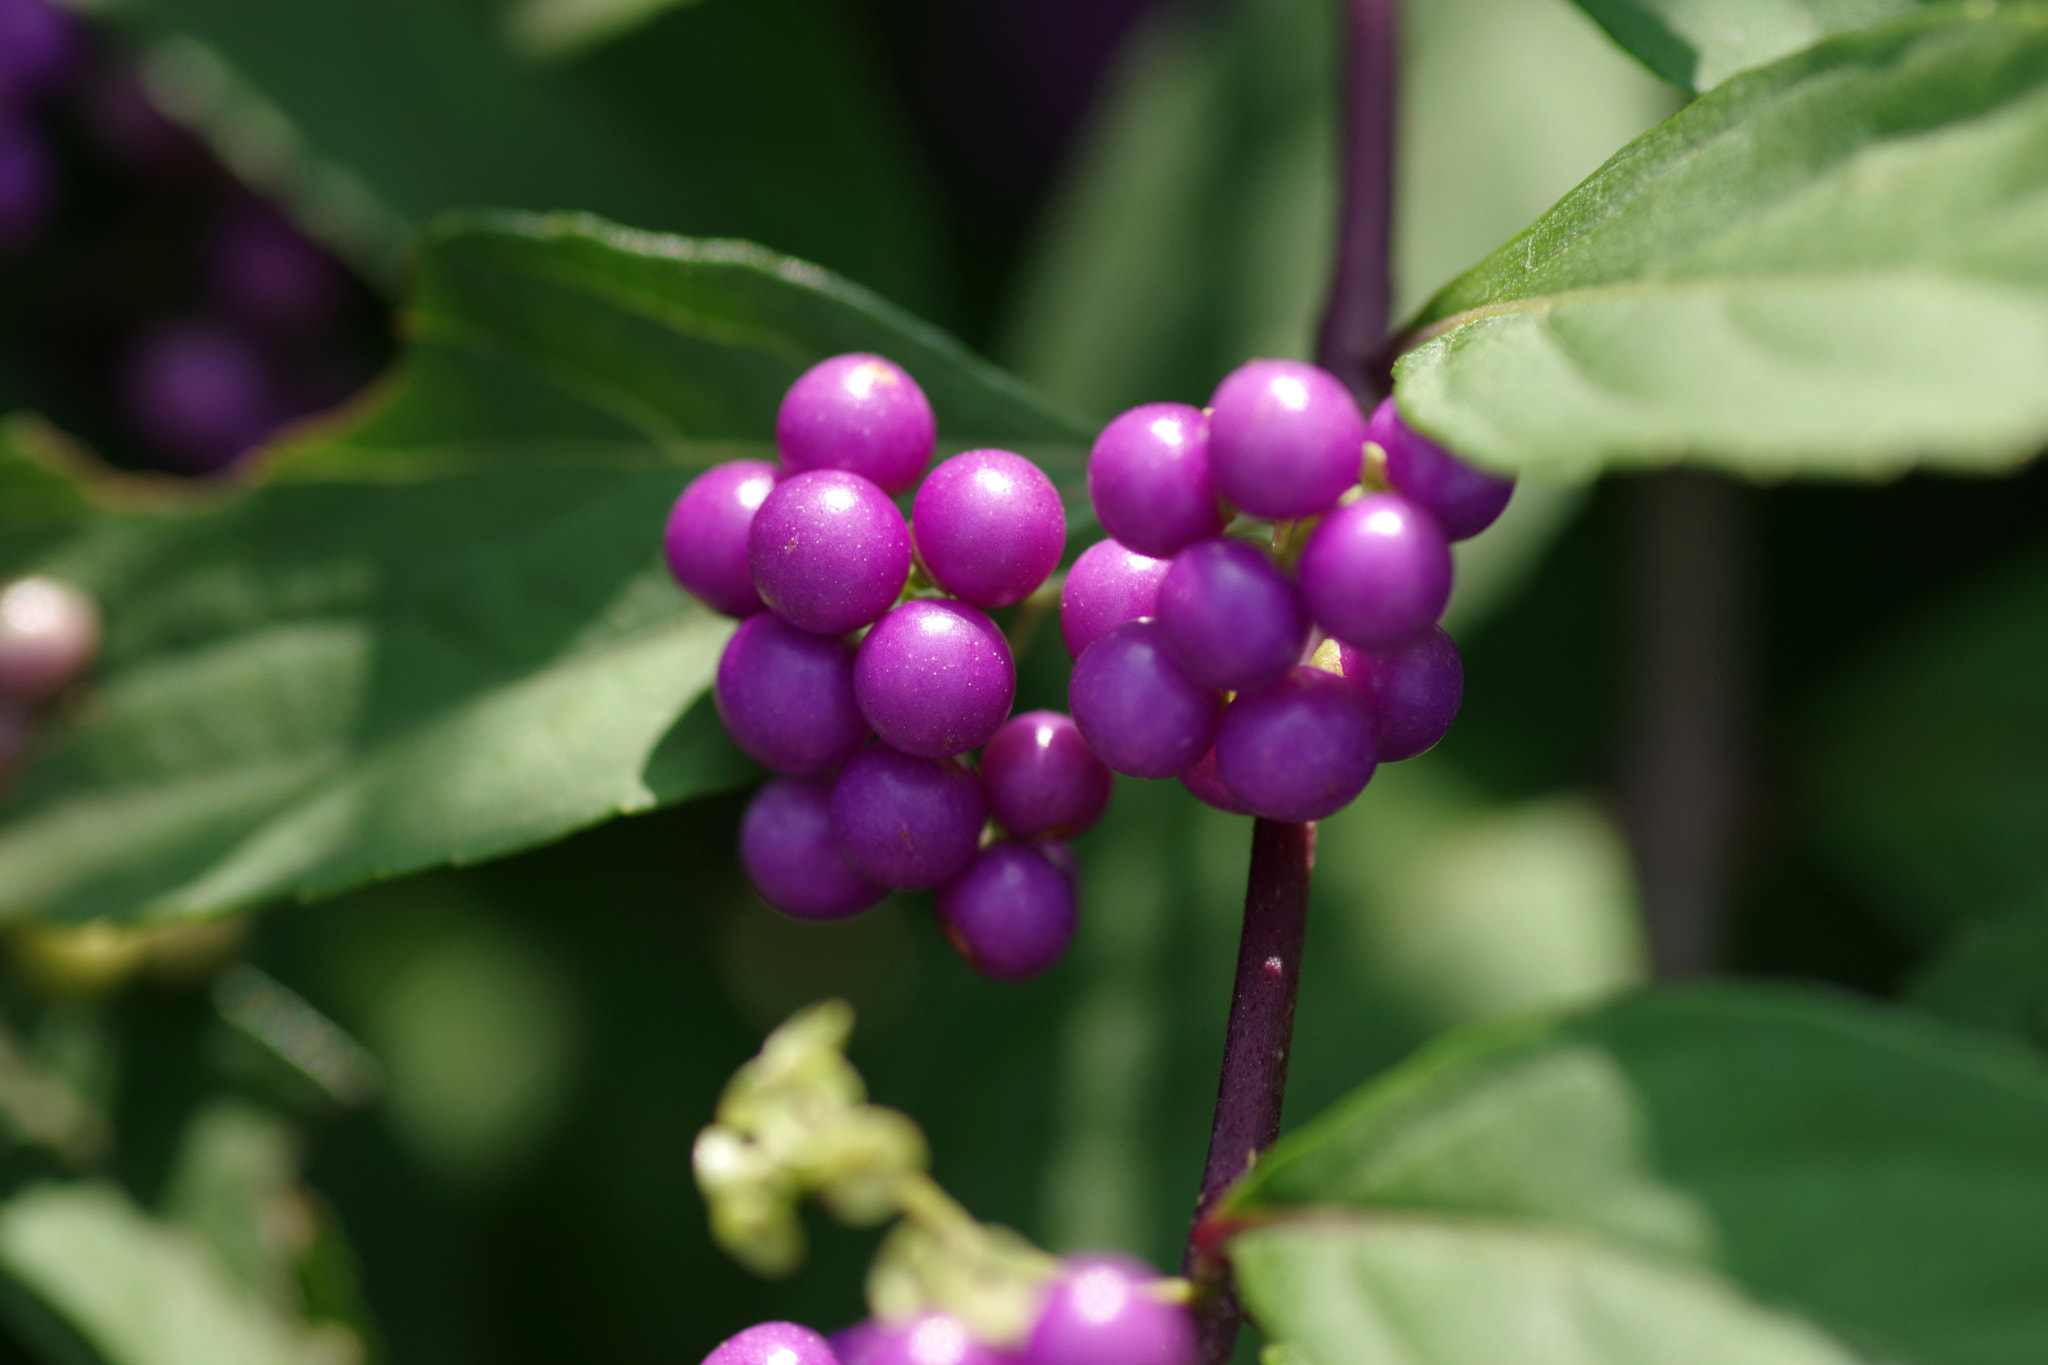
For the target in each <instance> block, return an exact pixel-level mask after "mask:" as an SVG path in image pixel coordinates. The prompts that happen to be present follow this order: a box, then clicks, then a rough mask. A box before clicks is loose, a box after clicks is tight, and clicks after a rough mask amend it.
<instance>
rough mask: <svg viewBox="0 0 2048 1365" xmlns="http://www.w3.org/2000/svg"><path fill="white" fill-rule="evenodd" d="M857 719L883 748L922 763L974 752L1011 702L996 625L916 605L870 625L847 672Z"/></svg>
mask: <svg viewBox="0 0 2048 1365" xmlns="http://www.w3.org/2000/svg"><path fill="white" fill-rule="evenodd" d="M853 689H854V697H855V698H856V700H857V701H858V703H859V705H860V713H861V714H862V715H863V716H865V717H867V723H868V724H869V725H871V726H873V727H874V730H875V733H876V734H878V735H880V736H881V737H882V742H883V743H885V744H888V745H891V746H893V747H895V748H898V749H901V750H903V752H905V753H907V754H916V755H917V756H919V757H920V758H949V757H951V756H952V755H954V754H964V753H966V752H967V751H968V750H969V749H978V748H980V747H981V746H982V745H984V744H986V743H988V740H989V737H990V736H991V735H993V734H995V732H996V731H997V729H999V728H1000V727H1001V726H1002V723H1003V721H1004V720H1006V719H1008V717H1009V714H1010V703H1011V702H1013V701H1015V700H1016V697H1017V666H1016V664H1015V663H1014V662H1013V661H1012V660H1011V658H1010V642H1009V641H1008V640H1006V639H1004V638H1003V632H1002V631H1000V630H998V629H997V628H996V623H995V622H993V621H991V620H989V619H988V617H986V616H984V615H983V614H982V613H980V612H979V611H976V610H975V609H974V608H973V607H970V606H967V605H965V604H964V603H960V602H948V601H943V600H940V599H935V598H920V599H917V600H914V601H910V602H905V603H904V604H903V605H902V606H900V607H898V608H896V610H894V611H892V612H890V613H889V614H888V615H887V616H884V617H883V618H882V619H881V620H880V621H877V622H876V623H875V628H874V629H873V630H871V631H869V632H868V633H867V638H866V639H864V640H862V641H861V644H860V655H859V657H858V658H857V659H856V660H855V662H854V668H853Z"/></svg>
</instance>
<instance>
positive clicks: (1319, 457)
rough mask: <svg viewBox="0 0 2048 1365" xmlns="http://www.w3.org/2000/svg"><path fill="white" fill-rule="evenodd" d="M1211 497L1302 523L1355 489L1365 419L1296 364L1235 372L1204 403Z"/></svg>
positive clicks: (1254, 364)
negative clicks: (1213, 490) (1215, 495)
mask: <svg viewBox="0 0 2048 1365" xmlns="http://www.w3.org/2000/svg"><path fill="white" fill-rule="evenodd" d="M1209 407H1210V413H1209V472H1210V477H1211V478H1213V479H1214V480H1215V483H1216V491H1217V492H1219V493H1221V494H1222V495H1223V496H1224V497H1226V498H1228V499H1230V501H1232V502H1233V503H1235V504H1237V506H1238V507H1239V508H1240V509H1242V510H1243V511H1246V512H1249V513H1251V514H1252V515H1253V516H1256V517H1274V518H1284V517H1307V516H1314V515H1315V514H1316V513H1318V512H1321V511H1323V510H1324V509H1325V508H1327V507H1329V506H1330V505H1331V504H1332V503H1334V502H1336V501H1337V499H1338V498H1339V497H1340V496H1342V495H1343V493H1344V490H1346V489H1347V488H1350V487H1351V486H1352V485H1353V484H1355V483H1357V482H1358V477H1359V473H1360V470H1361V466H1362V465H1363V462H1364V459H1365V418H1364V417H1363V416H1362V415H1361V414H1360V413H1359V411H1358V404H1357V402H1356V401H1355V400H1354V399H1353V398H1352V397H1351V394H1350V392H1349V391H1348V390H1347V389H1346V388H1345V387H1344V386H1343V385H1342V384H1340V383H1338V382H1337V379H1336V377H1335V376H1333V375H1331V374H1330V373H1329V372H1328V371H1326V370H1320V369H1317V368H1316V367H1315V366H1313V365H1309V364H1305V363H1303V362H1301V361H1298V360H1253V361H1249V362H1247V363H1246V364H1243V365H1240V366H1238V367H1237V368H1236V369H1235V370H1232V371H1231V372H1230V374H1229V375H1227V376H1226V377H1225V378H1224V380H1223V382H1222V383H1221V384H1220V385H1218V386H1217V389H1216V393H1215V396H1214V397H1213V398H1211V399H1210V400H1209Z"/></svg>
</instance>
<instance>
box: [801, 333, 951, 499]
mask: <svg viewBox="0 0 2048 1365" xmlns="http://www.w3.org/2000/svg"><path fill="white" fill-rule="evenodd" d="M936 434H937V428H936V425H935V424H934V423H933V421H932V405H931V404H930V403H929V402H927V401H926V400H925V396H924V390H923V389H920V388H919V387H918V386H917V381H916V380H914V379H912V378H911V377H910V376H909V375H907V374H905V373H904V372H903V370H902V368H901V367H900V366H898V365H897V364H896V363H895V362H893V361H889V360H884V359H883V358H882V357H881V356H878V355H838V356H833V357H832V358H831V359H830V360H826V361H821V362H820V363H818V364H816V365H813V366H812V367H811V368H810V369H808V370H806V371H805V372H804V374H803V377H802V378H800V379H798V380H797V381H796V383H794V384H792V385H790V386H789V392H788V393H786V394H784V395H783V398H782V407H781V409H780V411H778V412H777V413H776V414H775V444H776V447H777V448H778V449H780V450H781V451H782V462H783V463H784V464H786V465H788V466H789V467H790V468H791V469H793V470H797V471H799V472H801V471H803V470H807V469H846V470H851V471H852V472H853V473H855V474H858V475H860V476H861V477H862V478H865V479H868V480H870V481H872V482H874V483H876V484H878V485H880V486H881V487H882V488H884V489H886V490H887V491H889V492H891V493H902V492H905V491H906V490H908V489H909V488H910V487H911V486H912V485H913V484H915V483H916V482H917V480H918V476H919V475H921V474H923V473H924V468H925V466H926V465H928V464H930V463H931V459H932V442H933V440H934V438H935V436H936Z"/></svg>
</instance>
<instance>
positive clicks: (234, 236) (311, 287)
mask: <svg viewBox="0 0 2048 1365" xmlns="http://www.w3.org/2000/svg"><path fill="white" fill-rule="evenodd" d="M207 275H208V279H209V281H210V283H211V284H212V287H213V293H214V297H215V298H216V299H217V300H218V301H219V303H220V305H221V307H222V308H223V309H225V310H226V311H227V312H229V313H231V314H233V315H234V316H236V317H238V318H240V319H242V320H243V321H244V322H247V323H250V324H252V325H254V326H256V327H258V328H265V329H269V330H271V331H275V332H284V333H306V332H314V331H318V330H319V329H321V328H322V327H325V326H328V325H330V324H331V323H332V322H333V320H334V318H335V317H336V315H337V314H339V313H340V312H341V310H342V309H343V308H344V307H345V306H346V305H347V302H348V276H347V275H346V274H345V273H344V272H343V270H342V268H341V265H340V263H339V262H337V261H336V260H335V259H334V258H333V257H332V256H330V255H328V254H327V253H326V252H325V251H323V250H321V249H320V247H319V246H318V245H316V244H315V243H314V242H313V240H312V239H311V238H310V237H308V236H306V234H305V233H303V232H301V231H299V229H298V228H297V227H295V226H294V225H293V224H291V223H290V222H288V221H286V219H285V217H284V215H282V214H280V213H279V212H278V211H277V210H275V209H273V208H271V207H269V206H268V205H266V204H257V203H244V204H240V205H238V206H236V207H235V208H234V209H232V210H230V212H229V213H228V214H227V216H226V217H225V218H224V219H223V220H222V222H221V223H220V225H219V226H218V227H217V228H216V229H215V230H214V235H213V241H212V242H211V243H210V244H209V246H208V251H207Z"/></svg>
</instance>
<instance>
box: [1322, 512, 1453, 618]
mask: <svg viewBox="0 0 2048 1365" xmlns="http://www.w3.org/2000/svg"><path fill="white" fill-rule="evenodd" d="M1295 573H1296V574H1297V576H1299V578H1300V579H1301V590H1302V594H1303V595H1304V596H1305V597H1307V599H1308V607H1309V611H1310V612H1312V613H1313V614H1314V615H1315V619H1316V621H1317V622H1318V623H1319V624H1320V625H1321V626H1322V627H1323V629H1325V630H1327V631H1329V632H1330V634H1332V635H1334V636H1336V637H1337V638H1338V639H1340V640H1342V641H1343V642H1344V643H1345V644H1347V645H1350V646H1352V647H1353V648H1354V649H1363V650H1367V651H1372V652H1378V651H1381V650H1389V649H1399V648H1401V646H1403V645H1406V644H1409V643H1411V642H1412V641H1414V640H1416V639H1419V638H1420V637H1421V636H1422V635H1424V634H1426V633H1427V632H1428V630H1429V628H1430V627H1431V626H1433V625H1435V624H1436V622H1437V618H1438V617H1440V616H1442V615H1443V614H1444V607H1445V606H1446V605H1447V604H1448V603H1449V602H1450V600H1451V547H1450V542H1448V541H1446V540H1445V539H1444V533H1443V531H1442V530H1441V529H1440V528H1439V527H1438V526H1437V524H1436V519H1435V518H1434V517H1432V516H1430V515H1429V513H1427V512H1425V511H1423V510H1422V509H1421V508H1420V507H1418V506H1416V505H1415V504H1414V503H1412V502H1410V501H1408V499H1406V498H1404V497H1402V496H1401V495H1400V494H1398V493H1370V494H1367V495H1366V496H1365V497H1362V498H1360V499H1359V500H1358V501H1356V502H1354V503H1351V504H1349V505H1347V506H1344V507H1340V508H1338V509H1337V510H1336V511H1335V512H1332V513H1331V514H1330V515H1329V516H1327V517H1325V518H1324V519H1323V524H1322V525H1320V526H1318V527H1317V528H1316V530H1315V534H1314V535H1312V536H1310V537H1309V540H1308V545H1307V546H1306V547H1305V548H1304V549H1303V550H1302V552H1301V562H1300V563H1299V564H1297V565H1296V566H1295Z"/></svg>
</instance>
